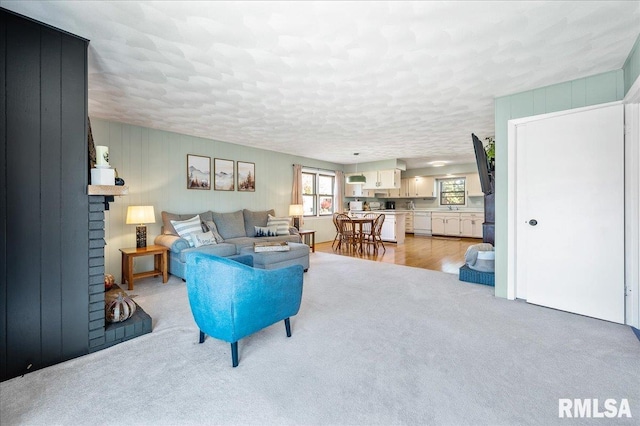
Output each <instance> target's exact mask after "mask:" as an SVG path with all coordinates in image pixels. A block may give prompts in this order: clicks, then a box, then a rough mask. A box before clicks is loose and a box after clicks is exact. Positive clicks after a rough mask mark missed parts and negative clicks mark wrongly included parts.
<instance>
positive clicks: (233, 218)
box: [213, 210, 247, 241]
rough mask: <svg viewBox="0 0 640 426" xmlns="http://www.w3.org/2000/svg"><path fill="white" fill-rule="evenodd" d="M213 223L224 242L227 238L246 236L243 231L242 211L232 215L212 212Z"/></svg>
mask: <svg viewBox="0 0 640 426" xmlns="http://www.w3.org/2000/svg"><path fill="white" fill-rule="evenodd" d="M213 221H214V222H215V224H216V228H218V232H219V233H220V235H222V238H224V239H225V241H226V240H228V239H229V238H238V237H246V236H247V234H246V232H245V230H244V215H243V214H242V210H238V211H237V212H232V213H216V212H213Z"/></svg>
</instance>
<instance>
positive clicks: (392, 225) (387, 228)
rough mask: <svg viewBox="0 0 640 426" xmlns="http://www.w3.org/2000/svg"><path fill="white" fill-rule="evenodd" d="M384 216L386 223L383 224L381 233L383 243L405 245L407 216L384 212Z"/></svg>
mask: <svg viewBox="0 0 640 426" xmlns="http://www.w3.org/2000/svg"><path fill="white" fill-rule="evenodd" d="M384 215H385V216H384V222H382V230H381V231H380V238H382V241H389V242H394V243H397V244H404V233H405V224H406V219H405V216H406V214H405V213H388V212H384Z"/></svg>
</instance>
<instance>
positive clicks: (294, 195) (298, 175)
mask: <svg viewBox="0 0 640 426" xmlns="http://www.w3.org/2000/svg"><path fill="white" fill-rule="evenodd" d="M291 204H302V165H300V164H294V165H293V186H292V188H291ZM303 223H304V216H302V217H301V218H300V226H302V224H303Z"/></svg>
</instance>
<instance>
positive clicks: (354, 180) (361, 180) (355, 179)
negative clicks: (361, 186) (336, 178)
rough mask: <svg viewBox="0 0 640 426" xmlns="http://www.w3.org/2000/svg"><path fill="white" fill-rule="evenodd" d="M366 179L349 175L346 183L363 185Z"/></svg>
mask: <svg viewBox="0 0 640 426" xmlns="http://www.w3.org/2000/svg"><path fill="white" fill-rule="evenodd" d="M365 182H367V178H366V177H364V175H351V176H349V177H347V183H365Z"/></svg>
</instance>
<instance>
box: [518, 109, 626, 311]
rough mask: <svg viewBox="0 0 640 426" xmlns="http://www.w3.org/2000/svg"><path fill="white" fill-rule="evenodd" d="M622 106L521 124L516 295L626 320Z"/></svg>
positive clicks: (555, 306)
mask: <svg viewBox="0 0 640 426" xmlns="http://www.w3.org/2000/svg"><path fill="white" fill-rule="evenodd" d="M623 128H624V126H623V107H622V105H619V104H618V105H609V106H604V107H598V108H595V109H586V110H581V111H580V112H567V113H564V114H560V115H551V116H547V117H546V118H544V119H539V120H534V121H530V122H528V123H524V124H519V125H517V126H516V130H515V132H516V137H517V140H516V145H515V146H516V189H515V191H516V200H517V201H516V213H515V232H516V236H515V239H516V252H515V256H516V262H515V263H516V273H515V275H516V296H517V297H525V298H526V299H527V302H529V303H534V304H538V305H543V306H548V307H551V308H555V309H560V310H563V311H568V312H574V313H577V314H582V315H586V316H590V317H594V318H600V319H604V320H608V321H613V322H618V323H623V322H624V156H623V148H624V135H623Z"/></svg>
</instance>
